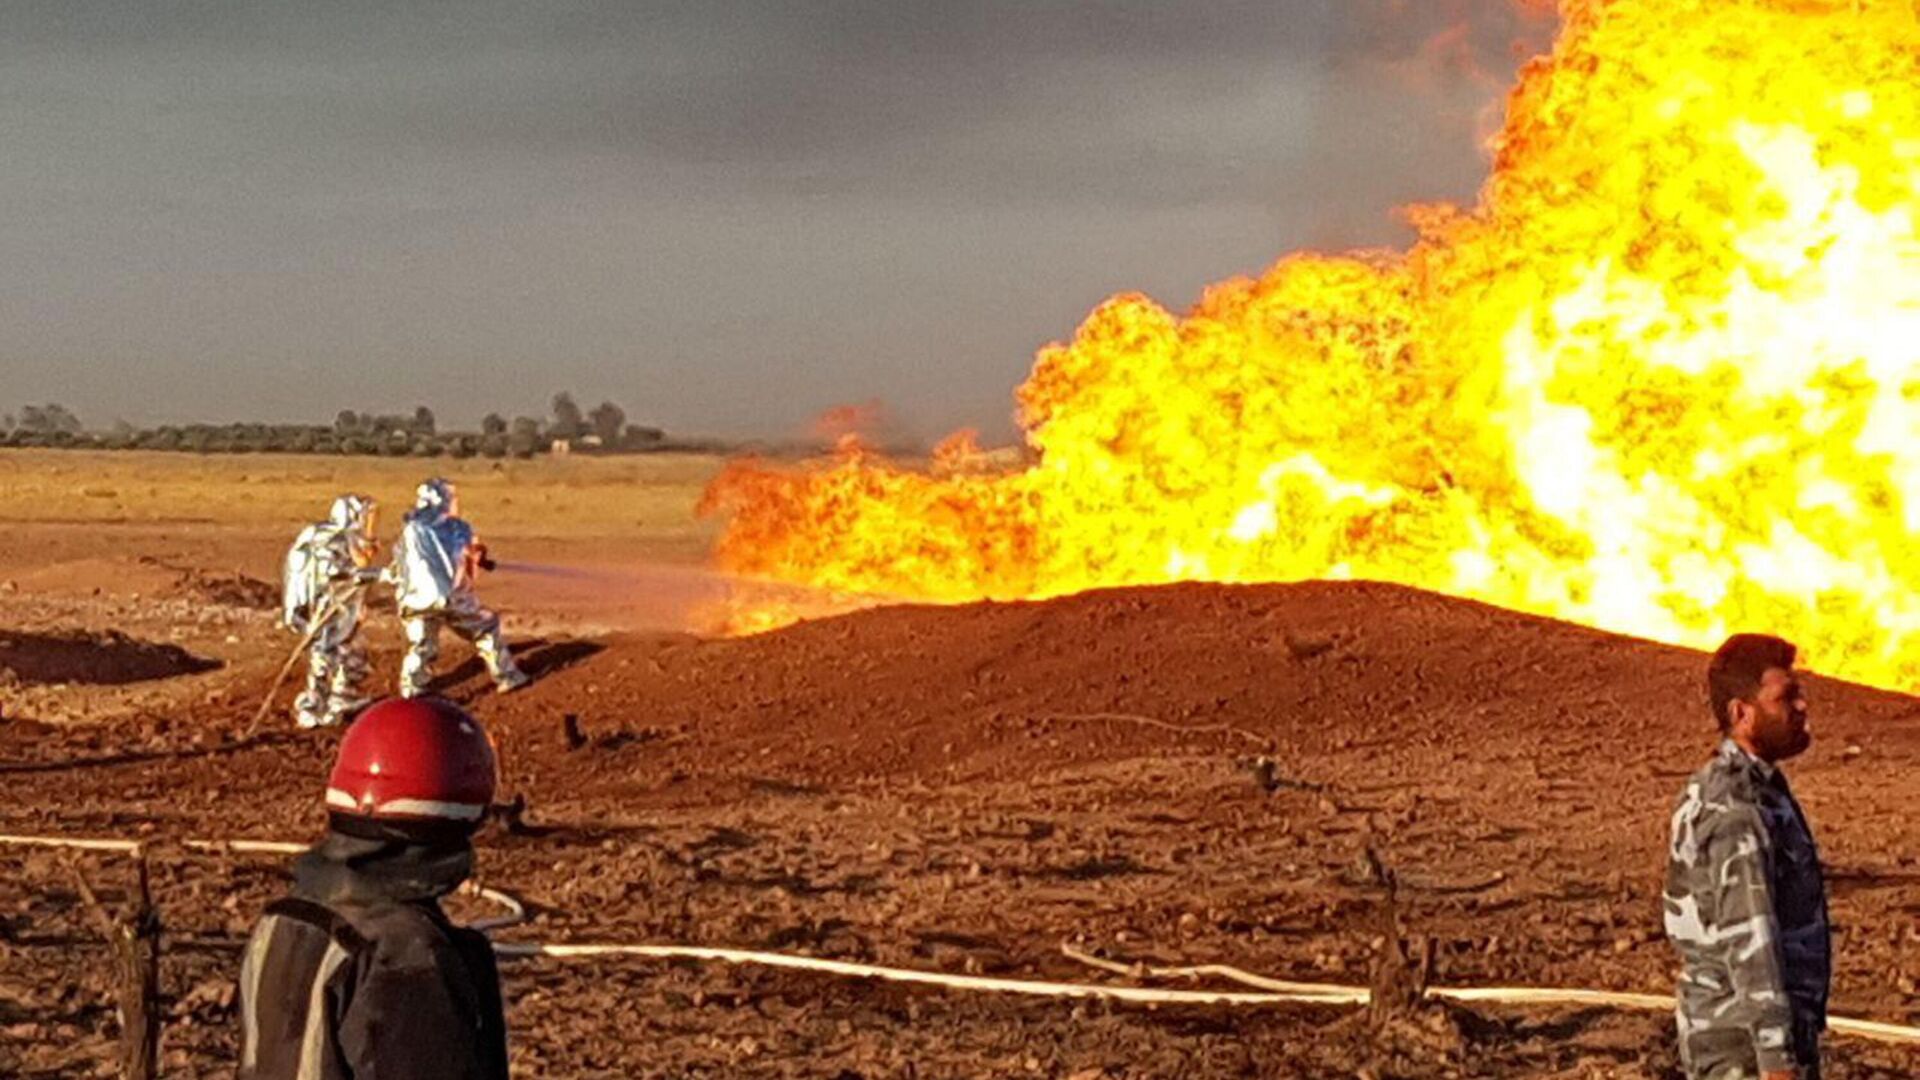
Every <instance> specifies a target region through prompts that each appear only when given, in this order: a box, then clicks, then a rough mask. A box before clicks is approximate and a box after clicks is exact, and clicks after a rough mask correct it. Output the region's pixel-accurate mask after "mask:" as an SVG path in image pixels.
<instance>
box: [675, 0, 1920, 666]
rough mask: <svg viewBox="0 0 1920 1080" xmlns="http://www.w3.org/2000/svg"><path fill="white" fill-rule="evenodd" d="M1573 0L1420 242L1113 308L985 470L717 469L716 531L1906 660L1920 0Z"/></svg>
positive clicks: (727, 553)
mask: <svg viewBox="0 0 1920 1080" xmlns="http://www.w3.org/2000/svg"><path fill="white" fill-rule="evenodd" d="M1562 7H1563V10H1562V27H1561V31H1560V34H1559V37H1558V39H1557V41H1556V43H1555V45H1554V47H1553V50H1552V52H1551V54H1550V55H1548V56H1544V57H1540V58H1537V59H1535V60H1534V61H1532V62H1531V63H1530V64H1529V65H1528V66H1527V67H1526V68H1525V70H1524V71H1523V72H1522V74H1521V78H1520V81H1519V83H1518V85H1517V86H1515V87H1514V88H1513V89H1512V90H1511V92H1510V94H1509V97H1508V101H1507V110H1506V120H1505V123H1504V125H1503V127H1502V128H1501V129H1500V131H1499V133H1498V135H1497V136H1496V138H1495V141H1494V151H1495V160H1494V169H1493V173H1492V175H1491V177H1490V178H1489V180H1488V181H1487V183H1486V185H1485V187H1484V188H1483V189H1482V192H1481V194H1480V197H1479V200H1478V202H1477V204H1476V205H1475V206H1473V207H1471V208H1462V207H1453V206H1444V205H1440V206H1425V207H1416V208H1413V209H1412V210H1410V211H1409V215H1410V218H1411V220H1412V221H1413V222H1414V223H1415V225H1416V227H1417V229H1418V232H1419V239H1418V241H1417V242H1416V243H1415V244H1414V245H1413V246H1412V247H1411V248H1410V249H1409V250H1407V251H1405V252H1392V253H1356V254H1348V255H1337V256H1327V255H1319V254H1302V255H1294V256H1290V257H1288V258H1285V259H1283V260H1281V261H1280V262H1279V263H1277V264H1276V265H1275V266H1273V267H1272V268H1271V269H1270V270H1268V271H1267V272H1266V273H1265V274H1264V275H1262V276H1261V277H1260V278H1259V279H1257V280H1247V279H1240V280H1232V281H1227V282H1224V283H1221V284H1219V285H1216V286H1214V287H1212V288H1210V289H1209V290H1207V292H1206V293H1205V295H1204V296H1203V297H1202V299H1201V300H1200V301H1199V303H1198V304H1197V305H1195V307H1194V308H1193V309H1192V310H1191V311H1189V312H1187V313H1186V314H1185V315H1184V316H1176V315H1174V314H1172V313H1170V312H1168V311H1166V310H1165V309H1163V308H1161V307H1160V306H1158V305H1156V304H1155V303H1154V302H1153V301H1151V300H1149V299H1147V298H1146V297H1144V296H1137V295H1122V296H1117V297H1114V298H1112V299H1110V300H1108V301H1107V302H1105V303H1104V304H1102V305H1101V306H1100V307H1099V308H1098V309H1096V310H1095V311H1094V312H1093V313H1092V314H1091V315H1089V316H1088V317H1087V319H1086V320H1085V322H1084V323H1083V324H1082V325H1081V326H1080V328H1079V330H1078V332H1077V333H1076V334H1075V335H1074V337H1073V340H1072V341H1070V342H1067V343H1063V344H1056V345H1053V346H1050V347H1048V348H1046V349H1044V350H1042V351H1041V352H1040V354H1039V356H1038V357H1037V359H1036V362H1035V365H1034V369H1033V373H1032V375H1031V376H1030V377H1029V378H1028V380H1027V382H1026V383H1025V384H1024V385H1023V386H1022V387H1020V389H1019V391H1018V393H1017V399H1018V416H1019V419H1020V422H1021V425H1022V428H1023V429H1024V430H1025V432H1026V442H1027V451H1028V452H1027V454H1026V456H1025V460H1024V461H1023V462H1022V463H1020V464H1017V465H1014V466H1011V467H1009V466H1007V465H1004V464H995V463H994V462H992V461H990V460H988V459H987V458H986V457H985V456H984V455H983V454H982V453H981V452H980V451H979V450H978V449H977V448H975V446H974V445H973V443H972V442H971V440H970V439H969V438H968V437H967V436H965V435H962V436H956V437H955V438H954V439H952V440H950V441H949V442H948V444H946V445H945V446H943V447H942V448H941V450H940V452H939V454H937V455H936V457H935V460H934V461H933V462H932V463H931V464H930V465H929V466H926V467H922V468H915V467H911V466H909V465H906V464H903V463H899V462H894V461H889V460H884V459H882V458H880V457H878V456H877V455H875V454H873V453H871V452H869V451H867V450H866V449H864V448H862V447H861V446H860V445H859V444H858V443H856V442H853V441H851V440H849V441H847V442H845V443H843V446H842V449H841V452H840V453H839V454H838V455H836V456H835V457H834V458H833V459H832V460H830V461H826V462H822V463H816V464H814V465H812V466H807V467H801V468H782V467H777V466H773V465H769V464H764V463H754V462H742V463H737V464H736V465H735V466H733V467H732V468H730V469H729V470H728V471H727V472H726V473H725V474H723V475H722V476H721V477H720V478H719V479H718V480H716V481H715V483H714V485H713V487H712V488H711V489H710V490H709V492H708V496H707V500H706V503H707V505H708V507H709V508H712V509H715V510H718V511H720V512H723V513H725V514H727V515H728V522H727V528H726V530H725V533H724V535H723V537H722V539H721V541H720V543H719V547H718V557H719V559H720V560H721V561H722V563H723V564H724V565H725V566H726V567H727V568H729V569H731V570H735V571H738V572H743V573H748V574H756V575H764V576H769V577H773V578H778V579H782V580H787V581H796V582H806V583H809V584H812V585H817V586H821V587H823V588H827V589H831V590H837V591H843V592H853V593H867V594H882V595H885V596H889V597H908V598H919V599H927V600H936V601H963V600H972V599H978V598H1016V597H1046V596H1055V595H1061V594H1065V593H1071V592H1077V591H1081V590H1085V589H1090V588H1096V587H1103V586H1116V585H1132V584H1146V583H1156V582H1170V581H1187V580H1206V581H1223V582H1253V581H1292V580H1302V579H1314V578H1346V577H1352V578H1368V579H1376V580H1386V581H1395V582H1402V583H1405V584H1408V585H1414V586H1418V587H1421V588H1426V589H1433V590H1437V591H1441V592H1446V593H1451V594H1454V595H1458V596H1463V597H1469V598H1472V599H1475V600H1481V601H1485V602H1488V603H1492V604H1497V605H1501V606H1503V607H1508V608H1513V609H1518V610H1522V611H1528V612H1534V613H1537V614H1542V615H1547V616H1552V617H1556V618H1561V619H1568V620H1573V621H1578V622H1582V623H1586V624H1589V625H1593V626H1597V627H1601V628H1605V629H1608V630H1613V631H1618V632H1623V633H1628V634H1634V635H1638V636H1642V637H1647V638H1653V639H1656V640H1661V641H1667V642H1672V643H1677V644H1685V645H1692V646H1704V647H1712V646H1713V645H1715V644H1717V643H1718V642H1719V640H1720V639H1721V638H1722V637H1723V636H1724V635H1725V634H1727V633H1729V632H1731V631H1733V630H1737V629H1766V630H1771V631H1774V632H1778V633H1781V634H1783V635H1785V636H1788V637H1790V638H1792V639H1794V640H1795V641H1797V642H1798V643H1799V644H1800V645H1801V646H1802V649H1803V651H1804V652H1805V653H1806V654H1807V655H1808V656H1809V657H1810V659H1811V660H1812V661H1813V663H1814V664H1815V665H1816V666H1817V667H1819V668H1820V669H1822V670H1824V671H1827V672H1830V673H1833V674H1837V675H1841V676H1845V677H1849V678H1854V679H1860V680H1864V681H1869V682H1875V683H1879V684H1883V685H1890V686H1898V687H1908V688H1910V687H1913V686H1915V685H1917V684H1920V560H1917V559H1916V558H1914V555H1913V547H1912V541H1913V537H1914V535H1915V533H1916V531H1920V237H1916V225H1915V214H1916V211H1920V82H1916V81H1915V80H1914V78H1913V71H1914V67H1915V64H1916V61H1920V16H1917V15H1916V13H1915V9H1914V6H1913V5H1912V4H1911V3H1909V2H1908V0H1566V2H1565V3H1563V5H1562Z"/></svg>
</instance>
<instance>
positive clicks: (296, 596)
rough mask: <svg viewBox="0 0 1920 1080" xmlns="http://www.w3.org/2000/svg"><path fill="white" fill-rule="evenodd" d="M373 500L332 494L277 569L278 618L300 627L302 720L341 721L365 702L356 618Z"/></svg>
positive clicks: (370, 578) (311, 723) (370, 549)
mask: <svg viewBox="0 0 1920 1080" xmlns="http://www.w3.org/2000/svg"><path fill="white" fill-rule="evenodd" d="M374 510H375V507H374V502H373V500H372V499H370V498H368V497H366V496H364V495H342V496H340V497H339V498H337V499H335V500H334V501H333V509H332V511H331V512H330V513H329V514H328V516H327V520H325V521H322V522H317V523H315V524H312V525H309V526H307V527H306V528H304V529H302V530H300V535H299V536H298V537H296V538H295V539H294V541H293V546H292V547H291V548H288V549H287V556H286V560H285V564H284V567H283V569H282V573H281V622H282V623H283V624H284V625H285V626H286V627H287V629H289V630H292V631H293V632H294V633H296V634H301V635H304V637H305V640H306V649H307V688H306V690H305V691H303V692H302V693H301V694H300V696H299V697H298V698H296V699H294V705H293V713H294V722H295V723H297V724H299V725H300V726H301V727H303V728H312V727H326V726H329V725H332V724H338V723H340V722H342V721H343V720H345V719H346V718H347V717H348V716H351V715H352V714H353V713H354V712H355V711H356V710H358V709H359V708H361V707H362V706H364V705H365V704H366V703H367V700H368V699H367V696H366V694H365V693H364V692H363V690H362V687H363V685H364V684H365V682H366V678H367V650H366V646H364V645H362V644H361V643H360V619H361V616H362V614H363V609H364V603H363V602H364V600H365V596H366V591H367V586H369V585H370V584H372V583H373V582H374V581H376V580H378V577H379V573H380V572H379V570H378V569H377V568H374V567H371V566H369V565H368V564H369V563H371V562H372V561H373V554H374V542H373V519H374Z"/></svg>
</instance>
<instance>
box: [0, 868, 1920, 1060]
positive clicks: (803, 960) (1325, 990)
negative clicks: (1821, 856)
mask: <svg viewBox="0 0 1920 1080" xmlns="http://www.w3.org/2000/svg"><path fill="white" fill-rule="evenodd" d="M7 844H13V845H32V846H38V847H61V848H77V849H80V850H84V851H113V852H120V853H124V854H138V853H140V852H141V851H142V849H144V848H145V847H147V846H148V845H147V844H145V843H143V842H142V841H138V840H98V839H85V838H78V837H61V836H6V835H0V845H7ZM180 846H182V847H185V848H188V849H189V850H194V851H232V852H240V853H245V852H264V853H273V854H291V853H294V852H300V851H305V850H306V849H307V845H305V844H296V843H287V842H285V841H275V840H187V841H184V842H182V843H181V844H180ZM475 891H476V892H477V893H478V894H479V895H481V896H483V897H485V898H486V899H488V900H491V901H493V902H495V903H498V904H500V905H502V906H503V907H504V908H506V910H507V911H508V912H509V913H510V914H509V915H507V916H503V917H501V918H498V919H491V920H486V921H484V922H476V923H473V924H471V925H473V926H474V927H475V928H476V929H498V928H500V927H503V926H509V925H515V924H518V923H520V922H523V921H525V919H526V909H525V907H524V906H523V905H522V904H521V903H520V902H519V901H518V900H516V899H515V898H514V897H512V896H510V895H508V894H507V893H504V892H501V891H499V890H497V889H487V888H477V889H476V890H475ZM493 949H494V952H496V953H498V954H499V955H501V956H515V957H540V956H545V957H553V958H555V959H571V958H588V957H601V956H629V957H637V958H644V959H658V960H705V961H717V962H721V963H728V964H758V965H762V966H765V967H776V968H787V969H790V970H797V971H817V972H822V973H825V974H829V975H841V976H846V977H850V978H857V979H885V980H888V981H890V982H902V983H918V984H921V985H925V986H944V987H947V988H949V989H954V990H972V991H979V992H984V993H998V994H1025V995H1029V996H1036V997H1066V998H1107V999H1109V1000H1113V1001H1131V1002H1138V1003H1141V1004H1149V1005H1283V1004H1305V1005H1365V1004H1367V1002H1368V1001H1369V1000H1370V999H1371V996H1372V995H1371V994H1370V993H1369V991H1368V990H1367V988H1365V987H1361V986H1341V985H1338V984H1335V983H1293V982H1286V981H1283V980H1279V979H1270V978H1267V977H1266V976H1263V975H1255V974H1253V973H1251V972H1247V971H1242V970H1241V969H1239V968H1235V967H1229V966H1227V965H1224V964H1203V965H1199V966H1195V967H1177V968H1153V967H1147V966H1145V965H1129V964H1121V963H1118V962H1116V961H1112V960H1102V959H1100V958H1098V957H1094V956H1090V955H1088V954H1087V953H1084V952H1080V951H1079V950H1076V949H1072V948H1071V947H1063V949H1062V951H1063V952H1064V953H1065V954H1066V955H1067V957H1068V958H1069V959H1073V960H1076V961H1079V962H1081V963H1087V964H1091V965H1092V966H1094V967H1098V968H1101V969H1102V970H1106V971H1113V972H1116V973H1122V974H1126V975H1129V976H1135V977H1138V976H1142V975H1148V976H1159V977H1177V978H1200V977H1209V976H1211V977H1218V978H1224V979H1228V980H1231V981H1233V982H1238V983H1243V984H1245V985H1249V986H1256V987H1262V988H1263V989H1262V990H1260V991H1259V992H1257V993H1248V992H1244V991H1213V990H1160V989H1155V988H1153V987H1145V986H1099V985H1092V984H1086V983H1057V982H1040V981H1036V980H1029V979H997V978H992V977H988V976H984V975H950V974H947V973H946V972H940V971H921V970H918V969H915V968H893V967H880V966H877V965H873V964H855V963H851V962H849V961H845V960H823V959H820V958H819V957H813V956H795V955H793V954H791V953H776V952H758V951H754V950H750V949H713V948H705V947H701V946H695V945H644V944H619V943H608V944H565V945H562V944H546V943H541V942H517V941H500V942H495V943H494V946H493ZM1427 993H1428V994H1429V995H1430V996H1432V997H1437V998H1445V999H1447V1000H1449V1001H1463V1002H1465V1001H1471V1002H1484V1003H1488V1004H1498V1005H1591V1006H1604V1007H1608V1008H1619V1009H1641V1010H1652V1011H1660V1012H1664V1011H1667V1010H1669V1009H1672V1008H1673V999H1672V998H1671V997H1664V996H1661V995H1657V994H1624V993H1616V992H1614V991H1609V990H1577V989H1557V988H1550V987H1536V986H1436V987H1430V988H1429V989H1428V990H1427ZM1827 1028H1828V1030H1830V1031H1833V1032H1836V1033H1838V1034H1845V1035H1856V1036H1859V1037H1861V1038H1864V1039H1873V1040H1876V1041H1880V1042H1895V1043H1920V1027H1907V1026H1904V1025H1901V1024H1883V1023H1879V1022H1878V1021H1873V1020H1855V1019H1852V1018H1849V1017H1844V1016H1836V1017H1829V1018H1828V1020H1827Z"/></svg>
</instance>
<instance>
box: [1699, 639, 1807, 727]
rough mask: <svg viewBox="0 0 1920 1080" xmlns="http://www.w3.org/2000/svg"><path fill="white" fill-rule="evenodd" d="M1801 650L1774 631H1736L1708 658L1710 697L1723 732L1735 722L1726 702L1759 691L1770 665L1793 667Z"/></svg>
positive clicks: (1715, 718) (1750, 695) (1714, 714)
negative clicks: (1728, 711)
mask: <svg viewBox="0 0 1920 1080" xmlns="http://www.w3.org/2000/svg"><path fill="white" fill-rule="evenodd" d="M1798 652H1799V650H1798V649H1795V648H1794V647H1793V643H1792V642H1789V641H1786V640H1783V639H1781V638H1777V637H1774V636H1773V635H1772V634H1735V635H1733V636H1732V637H1730V638H1728V639H1727V640H1726V641H1725V642H1723V643H1722V644H1721V646H1720V648H1719V649H1718V650H1716V651H1715V652H1714V654H1713V659H1712V660H1710V661H1708V662H1707V700H1708V702H1709V703H1710V704H1711V705H1712V706H1713V719H1714V720H1715V722H1717V723H1718V724H1719V725H1720V733H1721V734H1722V735H1724V734H1726V732H1727V728H1728V727H1729V726H1730V725H1731V724H1732V723H1733V720H1732V718H1731V717H1729V716H1728V715H1727V705H1728V704H1729V703H1731V702H1732V701H1733V700H1734V699H1735V698H1740V699H1743V700H1745V699H1751V698H1752V697H1753V696H1754V695H1755V694H1757V693H1759V692H1760V680H1761V679H1762V678H1764V677H1765V676H1766V674H1767V669H1768V668H1780V669H1782V670H1784V671H1792V670H1793V658H1794V656H1795V655H1796V654H1797V653H1798Z"/></svg>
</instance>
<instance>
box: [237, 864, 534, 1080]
mask: <svg viewBox="0 0 1920 1080" xmlns="http://www.w3.org/2000/svg"><path fill="white" fill-rule="evenodd" d="M472 864H473V855H472V849H471V848H470V847H468V846H467V844H466V843H465V842H459V843H456V844H452V845H439V846H428V845H423V844H418V843H409V842H404V841H397V840H369V839H360V838H358V837H351V836H345V835H341V834H338V833H335V834H331V835H329V836H328V837H327V839H325V840H323V841H322V842H321V843H320V844H318V845H317V846H315V847H314V848H313V850H311V851H309V852H307V853H306V854H305V855H302V856H301V857H300V858H299V859H298V860H297V861H296V862H295V864H294V888H293V892H292V895H290V896H289V897H287V898H286V899H284V900H280V901H277V902H275V903H274V904H271V905H269V906H268V908H267V910H266V913H265V914H264V915H263V916H262V917H261V919H260V922H259V925H257V926H256V927H255V928H254V931H253V936H252V938H251V939H250V940H249V941H248V943H247V954H246V959H245V961H244V962H243V963H242V965H241V971H240V1023H241V1032H240V1036H241V1038H240V1080H403V1078H404V1080H506V1076H507V1045H506V1043H507V1040H506V1021H505V1019H504V1017H503V1015H502V1009H501V1002H500V976H499V972H498V970H497V969H496V968H495V966H494V961H493V949H492V947H491V946H490V945H489V944H488V943H487V939H486V938H485V937H483V936H482V935H480V934H478V933H476V932H474V931H472V930H466V929H463V928H461V927H457V926H454V925H453V924H452V923H450V922H448V921H447V917H446V915H444V914H443V913H442V912H441V910H440V904H439V898H440V897H442V896H445V895H446V894H447V893H449V892H452V891H453V889H454V888H455V887H456V886H458V885H459V883H460V882H461V881H462V880H464V879H465V878H466V877H467V875H468V873H470V872H471V870H472Z"/></svg>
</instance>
